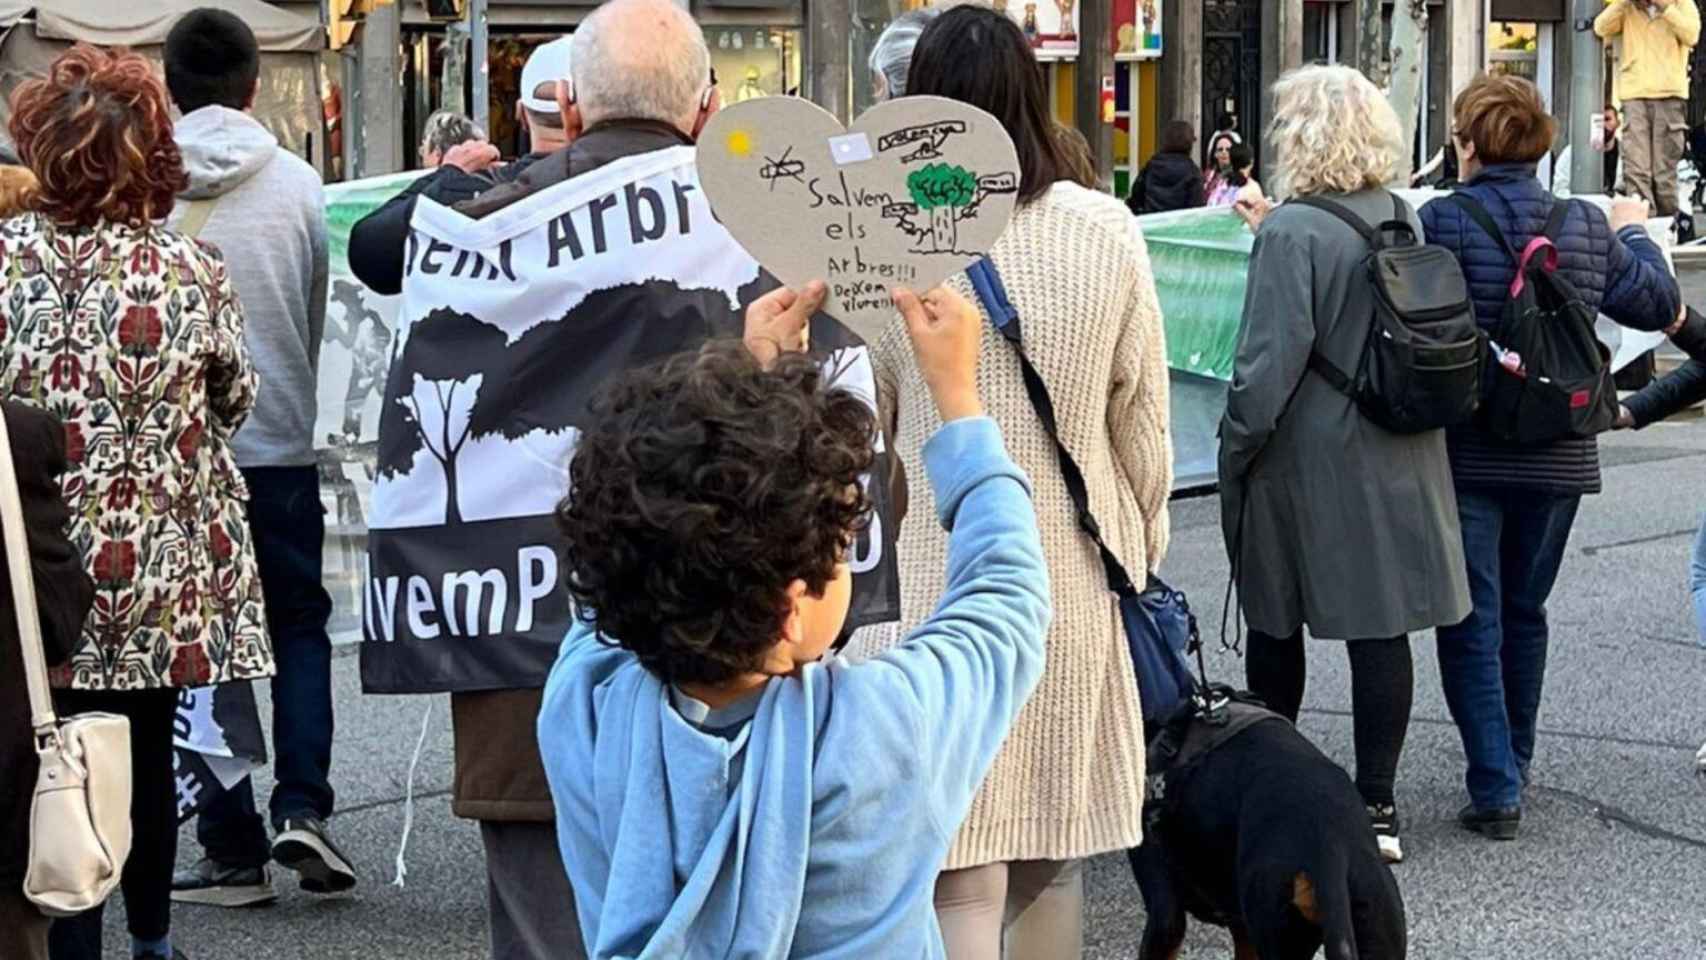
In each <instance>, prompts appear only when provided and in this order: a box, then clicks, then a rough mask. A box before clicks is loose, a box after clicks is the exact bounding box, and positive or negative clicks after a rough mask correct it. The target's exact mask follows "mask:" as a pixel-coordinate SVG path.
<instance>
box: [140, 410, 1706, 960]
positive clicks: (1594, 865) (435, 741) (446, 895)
mask: <svg viewBox="0 0 1706 960" xmlns="http://www.w3.org/2000/svg"><path fill="white" fill-rule="evenodd" d="M1603 446H1604V450H1603V452H1602V457H1603V460H1604V462H1605V464H1606V488H1607V490H1608V491H1611V492H1609V493H1607V494H1606V495H1603V496H1599V497H1594V498H1590V499H1589V500H1588V501H1586V502H1585V503H1584V505H1583V509H1582V514H1581V519H1580V521H1579V522H1578V524H1577V526H1576V531H1575V536H1574V539H1573V540H1572V542H1571V544H1570V550H1569V554H1568V559H1567V560H1566V562H1565V566H1564V571H1563V574H1562V576H1561V578H1560V581H1559V584H1558V589H1557V591H1556V592H1555V594H1554V602H1553V604H1552V614H1553V622H1554V626H1555V633H1554V643H1553V657H1552V665H1551V672H1550V676H1549V681H1548V687H1547V697H1546V702H1545V706H1544V708H1543V710H1542V714H1541V723H1542V727H1543V734H1542V737H1541V744H1540V753H1539V756H1538V757H1537V759H1536V769H1535V774H1536V789H1535V790H1534V792H1533V794H1532V795H1531V797H1530V801H1529V807H1528V809H1527V811H1526V816H1525V820H1524V824H1523V828H1524V836H1523V839H1522V840H1521V841H1519V842H1517V843H1514V844H1502V845H1494V844H1491V843H1488V842H1486V841H1483V840H1480V839H1479V838H1476V837H1472V836H1469V835H1466V834H1464V833H1462V832H1461V831H1459V830H1458V829H1457V828H1456V826H1455V825H1454V824H1453V823H1452V818H1453V817H1454V815H1455V814H1456V812H1457V809H1458V807H1459V806H1460V805H1461V803H1462V802H1463V801H1462V794H1461V784H1460V776H1461V764H1462V756H1461V751H1460V749H1459V747H1458V743H1457V734H1456V730H1455V728H1453V727H1452V726H1451V724H1450V720H1449V717H1448V715H1447V713H1446V710H1445V705H1444V702H1443V701H1442V699H1441V697H1440V693H1439V681H1438V677H1437V673H1436V670H1435V666H1434V657H1433V651H1432V641H1431V638H1429V637H1425V636H1418V637H1417V638H1415V643H1414V646H1415V650H1416V683H1417V696H1416V710H1415V720H1414V722H1413V724H1412V726H1411V732H1410V739H1409V745H1408V748H1407V750H1406V752H1405V755H1404V764H1403V768H1402V770H1401V772H1400V775H1399V795H1400V801H1401V803H1402V804H1403V812H1404V814H1405V817H1406V819H1407V821H1408V823H1407V830H1406V834H1405V849H1406V851H1407V853H1408V854H1409V857H1410V859H1409V862H1407V863H1405V864H1404V865H1402V866H1401V867H1399V868H1398V869H1397V876H1398V878H1399V881H1400V883H1401V884H1402V886H1403V889H1404V894H1405V898H1406V902H1407V905H1408V914H1409V924H1410V930H1411V952H1410V956H1411V957H1413V958H1418V960H1468V958H1475V960H1502V958H1535V960H1541V958H1545V960H1600V958H1603V960H1614V958H1615V960H1629V958H1637V957H1638V958H1641V960H1693V958H1700V957H1706V898H1703V894H1706V789H1702V784H1701V783H1699V782H1698V781H1696V780H1695V779H1694V778H1693V777H1692V776H1691V774H1690V766H1691V760H1692V757H1693V754H1694V751H1695V749H1696V748H1697V747H1698V746H1699V744H1700V741H1701V739H1702V738H1703V737H1706V696H1702V694H1701V684H1702V680H1703V679H1706V652H1702V651H1701V650H1699V649H1697V648H1696V646H1695V644H1694V640H1693V637H1694V627H1693V624H1692V622H1691V620H1690V612H1689V610H1688V606H1687V598H1686V595H1685V589H1686V588H1685V578H1686V570H1685V564H1686V561H1687V556H1688V551H1689V546H1690V544H1691V539H1690V538H1691V537H1692V533H1693V530H1694V528H1695V526H1696V525H1697V523H1698V520H1699V517H1700V513H1701V511H1702V509H1703V508H1706V426H1702V425H1699V424H1689V425H1685V426H1660V427H1655V428H1653V429H1651V430H1648V431H1644V432H1642V433H1639V434H1619V435H1616V436H1613V437H1610V438H1607V439H1606V441H1605V442H1604V445H1603ZM1173 530H1174V533H1173V546H1172V552H1171V555H1170V556H1169V558H1168V561H1167V565H1166V569H1165V573H1166V575H1167V576H1168V578H1169V579H1170V580H1172V581H1173V582H1174V583H1175V585H1177V586H1178V587H1179V588H1181V589H1183V590H1185V591H1186V592H1187V593H1188V594H1189V595H1190V597H1191V598H1192V600H1193V601H1194V603H1195V605H1196V608H1197V612H1198V614H1199V617H1200V618H1201V620H1202V622H1203V623H1204V625H1205V628H1206V633H1207V634H1208V635H1209V636H1208V642H1209V645H1210V648H1211V649H1213V648H1215V647H1217V646H1218V641H1217V639H1216V637H1217V636H1218V624H1219V622H1220V597H1221V595H1222V591H1223V590H1224V588H1225V577H1226V564H1225V559H1224V554H1223V552H1222V547H1221V539H1220V528H1219V517H1218V504H1217V502H1216V501H1215V500H1214V499H1213V498H1208V499H1199V500H1192V501H1187V502H1183V503H1178V504H1175V505H1174V514H1173ZM353 652H354V651H353V650H344V651H341V653H342V654H344V655H341V656H340V657H339V658H338V659H337V660H336V661H335V665H334V669H335V671H336V690H337V699H338V704H339V710H340V713H339V723H338V726H339V735H338V742H337V749H336V756H335V760H334V766H333V779H334V782H335V785H336V787H337V789H338V791H339V797H338V799H339V807H340V810H341V811H342V813H341V815H340V816H339V817H338V818H337V819H336V821H334V829H335V830H336V833H337V836H338V839H339V841H340V843H342V844H343V845H344V847H345V848H346V850H347V851H348V852H349V853H350V855H351V856H352V857H353V858H354V859H355V860H356V862H357V864H358V868H359V869H360V871H361V886H360V887H359V888H358V889H357V891H356V893H355V895H353V896H352V897H350V898H347V899H343V900H333V901H325V902H322V901H317V900H314V899H312V898H310V897H308V896H307V895H305V894H302V893H300V892H299V891H297V890H295V889H294V885H293V884H292V883H289V882H287V879H286V878H287V877H288V876H289V875H281V877H280V889H281V892H283V897H282V899H281V901H280V902H279V904H278V905H276V906H274V907H271V908H265V909H261V910H255V911H248V912H232V911H221V910H215V909H209V908H195V907H179V908H177V909H176V910H175V911H174V933H175V938H176V940H177V942H178V944H179V945H180V946H181V947H182V948H183V949H184V950H185V952H186V953H187V954H188V955H189V956H190V957H191V958H192V960H274V958H276V960H377V958H398V960H426V958H432V960H477V958H483V957H485V956H486V952H485V936H486V934H485V917H484V909H485V880H484V873H483V868H482V865H481V859H480V841H479V833H478V830H477V829H476V828H475V827H474V825H472V824H470V823H466V822H464V821H459V820H455V819H454V818H452V817H451V816H450V804H449V798H448V789H449V783H450V731H449V716H448V710H447V706H448V704H447V702H446V699H445V698H443V697H434V698H420V697H415V698H389V697H363V696H360V695H359V682H358V677H357V660H356V658H355V657H354V656H353V655H350V654H353ZM1310 668H1311V671H1312V673H1311V678H1310V688H1309V694H1308V699H1307V701H1306V705H1305V717H1304V719H1303V723H1302V727H1303V729H1304V732H1305V733H1306V734H1308V735H1309V736H1310V737H1311V738H1312V739H1314V740H1315V741H1316V742H1317V743H1319V744H1320V745H1321V746H1322V747H1323V749H1325V750H1326V751H1327V752H1328V753H1329V755H1331V756H1333V757H1334V758H1336V759H1338V760H1340V761H1341V762H1347V763H1348V762H1349V759H1350V757H1351V743H1350V740H1351V737H1350V718H1349V715H1348V712H1347V708H1348V706H1349V692H1348V691H1349V682H1348V672H1347V669H1346V666H1345V658H1344V655H1343V652H1342V650H1340V649H1339V648H1338V647H1337V646H1335V645H1333V644H1330V643H1322V644H1319V645H1315V646H1312V647H1311V663H1310ZM1210 669H1211V671H1212V672H1213V673H1214V675H1215V676H1217V677H1220V678H1224V679H1227V680H1237V679H1239V678H1241V676H1242V664H1241V663H1240V662H1239V661H1237V660H1236V659H1235V658H1233V657H1231V656H1230V655H1217V656H1215V657H1213V658H1212V660H1211V661H1210ZM263 693H264V691H263ZM429 702H430V703H431V704H432V718H431V721H430V725H429V727H428V733H427V737H426V741H425V750H424V753H423V755H422V757H421V762H420V767H419V771H418V776H417V782H416V784H415V801H416V802H415V822H414V833H413V838H412V839H411V841H410V845H409V852H408V859H407V863H408V870H409V872H408V885H407V887H405V888H402V889H398V888H396V887H393V886H390V885H389V884H390V880H391V877H392V874H393V871H394V859H395V856H396V853H397V842H398V838H399V835H400V833H401V831H402V826H403V816H404V813H403V802H402V798H403V796H404V793H405V786H404V781H405V777H406V775H407V773H408V767H409V758H410V754H411V751H412V750H413V749H414V746H415V742H416V739H417V737H418V736H419V734H420V730H421V716H422V711H423V710H424V709H425V708H426V705H427V704H428V703H429ZM265 709H266V706H265V704H264V702H263V710H265ZM499 747H501V745H494V748H499ZM261 779H262V781H263V783H262V786H263V788H265V787H266V786H268V785H269V784H268V781H267V778H266V777H264V776H263V777H262V778H261ZM263 795H264V794H263ZM196 855H198V852H197V851H196V849H195V847H194V845H193V836H192V833H191V831H189V830H186V831H185V832H184V840H183V845H182V858H183V859H184V860H185V861H188V860H191V859H193V858H194V857H195V856H196ZM1087 884H1088V899H1089V903H1088V908H1087V916H1086V941H1087V949H1086V953H1085V955H1086V957H1088V958H1093V960H1103V958H1105V960H1113V958H1125V957H1129V956H1132V955H1133V953H1134V952H1135V949H1136V943H1137V937H1138V935H1139V933H1140V932H1141V929H1142V923H1143V920H1142V906H1141V901H1140V900H1139V898H1138V896H1137V891H1136V888H1135V886H1134V885H1133V884H1132V881H1131V877H1130V874H1129V872H1128V870H1127V868H1126V865H1125V859H1124V857H1123V856H1122V855H1119V854H1114V855H1109V856H1104V857H1100V858H1097V859H1096V860H1094V861H1093V862H1092V863H1091V865H1090V869H1089V871H1088V874H1087ZM122 918H123V910H122V908H120V907H118V906H117V905H116V904H115V908H114V909H111V910H109V912H108V945H109V949H110V950H111V951H116V950H117V948H118V947H119V945H121V944H122V943H124V942H125V940H124V937H123V929H124V928H123V919H122ZM112 955H114V956H117V953H116V952H113V953H112ZM1184 955H1185V956H1186V957H1190V958H1195V957H1213V958H1224V957H1227V956H1230V955H1231V949H1230V945H1229V941H1227V940H1226V939H1225V937H1224V935H1223V934H1222V933H1220V932H1219V931H1211V930H1209V929H1208V928H1205V927H1201V926H1195V927H1193V934H1192V937H1191V939H1190V941H1189V942H1188V946H1187V948H1186V951H1185V954H1184ZM873 960H876V958H873Z"/></svg>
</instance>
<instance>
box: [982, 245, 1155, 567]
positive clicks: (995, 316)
mask: <svg viewBox="0 0 1706 960" xmlns="http://www.w3.org/2000/svg"><path fill="white" fill-rule="evenodd" d="M966 275H967V276H968V277H970V278H971V285H972V289H974V290H976V291H977V298H978V300H979V301H981V302H982V304H983V308H984V310H986V311H988V312H989V319H990V320H991V321H993V322H994V323H995V328H996V329H997V330H999V331H1001V336H1002V337H1004V338H1005V339H1006V340H1007V342H1008V343H1010V344H1012V345H1013V352H1014V353H1016V354H1018V357H1019V371H1020V373H1021V374H1023V375H1024V378H1025V394H1026V395H1027V396H1029V397H1030V399H1031V406H1032V407H1034V408H1036V411H1037V418H1038V419H1039V420H1041V421H1042V422H1043V432H1044V433H1047V434H1048V437H1049V439H1050V440H1052V441H1054V452H1055V456H1056V458H1057V459H1058V460H1059V461H1060V475H1061V479H1063V480H1065V481H1066V493H1067V495H1068V496H1070V497H1071V498H1072V506H1073V509H1074V511H1075V512H1076V513H1077V514H1078V528H1079V529H1080V530H1083V531H1084V534H1085V536H1088V537H1089V538H1090V542H1091V543H1094V544H1095V545H1096V552H1097V553H1098V554H1099V555H1100V556H1101V558H1102V572H1103V574H1104V575H1105V576H1106V577H1107V579H1108V589H1109V590H1112V591H1113V592H1115V593H1119V594H1125V593H1129V592H1133V591H1135V590H1136V589H1137V587H1136V586H1135V585H1134V584H1133V583H1132V579H1131V575H1130V574H1128V573H1127V572H1126V568H1125V564H1122V563H1120V559H1119V558H1118V557H1116V556H1114V552H1113V551H1112V550H1110V549H1108V545H1107V543H1106V542H1105V541H1103V539H1102V527H1101V525H1100V524H1098V523H1097V522H1096V517H1095V515H1093V514H1092V513H1091V512H1090V489H1089V487H1088V486H1087V485H1086V484H1085V482H1084V471H1083V470H1080V469H1079V468H1078V461H1076V460H1074V459H1073V458H1072V453H1071V452H1070V451H1068V450H1067V449H1066V444H1064V443H1062V442H1061V440H1060V430H1059V428H1058V425H1057V423H1056V420H1055V414H1054V400H1053V398H1051V397H1050V396H1049V392H1048V387H1047V386H1045V385H1044V384H1043V378H1042V375H1041V374H1039V373H1038V372H1037V368H1036V365H1035V364H1033V363H1031V358H1030V357H1028V356H1026V355H1025V344H1024V337H1023V334H1022V331H1021V330H1020V325H1019V311H1018V310H1016V309H1014V307H1013V303H1012V301H1010V300H1008V299H1007V288H1006V287H1005V286H1004V285H1003V284H1002V283H1001V274H1000V273H998V272H997V271H996V269H995V264H994V263H992V262H991V261H990V260H989V258H987V257H985V258H984V259H982V260H979V261H978V262H976V263H974V264H972V265H971V266H970V267H968V268H966Z"/></svg>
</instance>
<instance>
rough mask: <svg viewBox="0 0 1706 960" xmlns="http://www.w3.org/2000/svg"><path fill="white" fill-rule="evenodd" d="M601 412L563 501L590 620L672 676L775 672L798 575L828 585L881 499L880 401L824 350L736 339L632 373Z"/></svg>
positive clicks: (605, 397) (718, 677) (595, 409)
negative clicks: (839, 373) (860, 390)
mask: <svg viewBox="0 0 1706 960" xmlns="http://www.w3.org/2000/svg"><path fill="white" fill-rule="evenodd" d="M585 422H586V424H587V427H586V432H585V433H583V434H582V435H581V437H580V442H579V444H578V445H577V446H576V448H575V455H574V459H573V460H572V461H571V462H570V464H569V495H568V497H567V498H566V499H565V500H563V502H562V503H561V504H560V505H559V506H558V507H557V525H558V527H559V528H560V529H561V530H562V532H563V536H564V539H565V543H566V547H565V550H564V553H565V560H566V563H565V569H566V570H567V571H568V573H567V577H566V580H567V584H568V589H569V593H570V594H571V595H572V596H573V597H574V599H575V602H576V604H577V607H578V610H579V616H580V617H581V618H582V619H583V620H585V621H586V622H588V623H590V624H593V625H594V626H596V627H597V628H598V632H599V633H600V634H601V635H602V637H603V638H604V639H605V640H606V642H609V643H614V644H618V645H620V646H621V647H622V648H623V649H625V650H628V651H631V652H632V653H633V654H634V655H635V657H637V658H638V659H639V661H640V663H641V664H643V665H644V666H645V667H646V668H647V669H648V670H650V671H652V673H654V674H655V675H657V676H658V677H660V678H661V679H663V680H664V681H665V682H668V683H709V684H716V683H722V682H725V681H727V680H730V679H732V678H734V677H737V676H739V675H741V674H743V673H752V672H757V671H759V670H760V669H761V668H762V667H763V665H764V658H765V655H766V654H767V653H768V652H769V651H770V649H771V648H772V647H774V646H775V645H776V643H777V641H778V640H779V639H780V638H781V633H782V626H783V622H784V620H785V619H786V618H787V616H788V613H789V610H790V602H789V599H788V586H789V584H791V583H793V582H794V581H795V580H803V581H805V584H806V588H807V589H808V590H809V591H810V592H811V593H812V595H814V596H819V595H821V594H822V593H823V590H824V588H825V587H826V586H828V584H829V583H830V581H831V580H833V579H834V578H835V575H836V567H837V566H838V565H839V564H840V563H841V562H842V561H843V560H844V559H845V557H846V553H847V549H848V547H849V545H850V544H851V542H852V538H853V537H854V535H855V534H856V533H857V532H858V530H859V529H860V528H861V527H862V526H863V524H864V522H865V518H866V516H867V514H868V513H869V511H870V501H869V500H868V499H867V498H866V496H865V494H864V492H863V490H864V488H863V486H862V485H861V483H860V479H861V477H862V476H863V475H864V474H865V473H866V472H867V471H868V470H870V467H871V463H872V458H873V453H872V442H873V438H874V436H875V430H876V417H875V415H874V414H873V413H872V412H871V408H870V407H869V406H867V405H866V404H865V402H864V401H863V400H861V399H859V397H858V396H857V395H856V394H854V393H852V392H850V391H848V390H844V389H840V388H837V387H836V386H835V385H834V384H833V382H832V375H831V374H830V373H827V372H826V371H825V370H824V368H823V366H822V365H821V364H820V362H819V360H817V359H814V358H811V357H808V356H805V355H803V354H793V353H791V354H784V355H783V356H782V357H781V358H780V359H778V360H777V361H776V363H775V365H774V366H772V367H771V368H770V369H768V370H766V369H764V368H763V367H761V366H760V365H759V363H758V361H757V360H755V359H753V357H752V354H751V353H749V352H748V351H747V349H746V348H745V346H743V345H742V344H741V343H740V342H739V341H723V342H714V343H711V344H708V345H706V346H705V347H703V348H702V349H700V350H699V351H697V352H693V353H684V354H679V355H677V356H675V357H672V358H670V359H668V360H665V361H663V362H662V363H660V364H656V365H653V366H649V367H644V368H641V369H637V370H634V371H631V372H629V373H627V374H624V375H622V376H621V377H619V378H618V379H616V380H615V381H614V382H613V383H611V384H610V385H609V386H608V387H606V388H605V389H604V390H603V391H601V393H600V394H599V396H598V397H597V398H596V399H594V400H593V402H592V408H591V410H590V411H589V414H588V417H587V419H586V421H585Z"/></svg>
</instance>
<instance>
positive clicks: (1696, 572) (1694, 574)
mask: <svg viewBox="0 0 1706 960" xmlns="http://www.w3.org/2000/svg"><path fill="white" fill-rule="evenodd" d="M1688 566H1689V572H1688V590H1689V592H1690V593H1692V594H1694V622H1695V623H1696V624H1698V625H1699V629H1700V645H1701V646H1706V520H1702V521H1701V522H1700V535H1699V536H1698V537H1696V538H1695V540H1694V560H1693V562H1691V563H1690V564H1689V565H1688Z"/></svg>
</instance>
